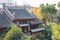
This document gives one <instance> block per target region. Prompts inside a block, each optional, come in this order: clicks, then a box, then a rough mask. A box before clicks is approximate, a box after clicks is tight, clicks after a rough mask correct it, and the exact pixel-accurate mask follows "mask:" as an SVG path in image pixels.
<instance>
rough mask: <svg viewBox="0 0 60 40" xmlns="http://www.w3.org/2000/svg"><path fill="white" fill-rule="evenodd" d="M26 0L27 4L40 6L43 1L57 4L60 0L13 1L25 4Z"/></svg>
mask: <svg viewBox="0 0 60 40" xmlns="http://www.w3.org/2000/svg"><path fill="white" fill-rule="evenodd" d="M24 1H25V4H29V5H31V6H36V7H39V5H40V4H41V3H44V4H46V3H49V4H57V3H58V2H59V1H60V0H13V2H16V3H17V4H18V5H24Z"/></svg>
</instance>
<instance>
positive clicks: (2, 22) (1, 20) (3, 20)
mask: <svg viewBox="0 0 60 40" xmlns="http://www.w3.org/2000/svg"><path fill="white" fill-rule="evenodd" d="M9 25H10V22H9V20H8V18H7V16H6V15H5V14H3V12H2V11H0V28H2V27H7V26H9Z"/></svg>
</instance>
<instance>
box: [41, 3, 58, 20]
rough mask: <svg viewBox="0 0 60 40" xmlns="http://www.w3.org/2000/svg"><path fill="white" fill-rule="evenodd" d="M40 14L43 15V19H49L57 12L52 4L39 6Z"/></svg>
mask: <svg viewBox="0 0 60 40" xmlns="http://www.w3.org/2000/svg"><path fill="white" fill-rule="evenodd" d="M40 12H41V13H43V14H44V17H46V19H48V18H49V19H50V17H51V18H52V16H53V15H54V14H56V12H57V10H56V9H55V5H53V4H51V5H50V4H48V3H47V4H46V5H44V4H40Z"/></svg>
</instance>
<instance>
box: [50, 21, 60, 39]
mask: <svg viewBox="0 0 60 40" xmlns="http://www.w3.org/2000/svg"><path fill="white" fill-rule="evenodd" d="M51 30H52V34H53V36H54V38H55V40H60V24H56V23H54V22H51Z"/></svg>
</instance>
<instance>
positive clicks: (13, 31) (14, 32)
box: [3, 24, 24, 40]
mask: <svg viewBox="0 0 60 40" xmlns="http://www.w3.org/2000/svg"><path fill="white" fill-rule="evenodd" d="M9 28H10V30H9V31H8V32H7V33H6V36H5V37H4V39H3V40H24V34H23V32H22V30H21V28H18V27H17V26H16V25H14V24H13V25H10V27H9Z"/></svg>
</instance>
